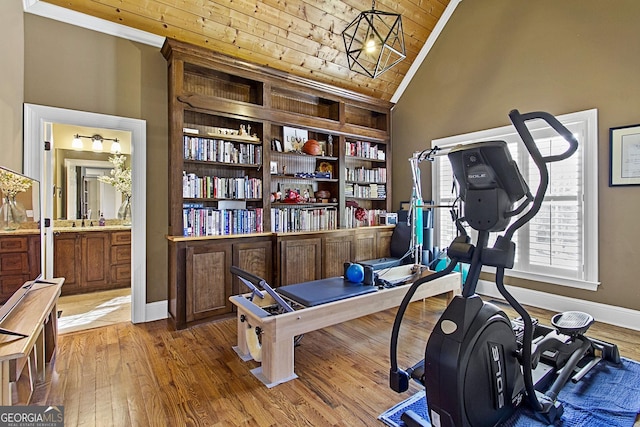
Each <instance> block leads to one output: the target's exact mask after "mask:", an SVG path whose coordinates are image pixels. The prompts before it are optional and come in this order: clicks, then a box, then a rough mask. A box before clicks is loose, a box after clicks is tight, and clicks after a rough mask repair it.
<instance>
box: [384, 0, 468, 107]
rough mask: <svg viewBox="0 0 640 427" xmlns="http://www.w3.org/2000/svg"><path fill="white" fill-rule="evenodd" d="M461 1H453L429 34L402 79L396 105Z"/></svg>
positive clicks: (397, 91) (395, 94)
mask: <svg viewBox="0 0 640 427" xmlns="http://www.w3.org/2000/svg"><path fill="white" fill-rule="evenodd" d="M461 1H462V0H451V2H450V3H449V5H447V8H446V9H445V10H444V13H443V14H442V16H441V17H440V19H438V22H437V23H436V26H435V27H434V28H433V31H432V32H431V34H429V37H427V41H426V42H425V43H424V46H422V49H420V53H418V56H417V57H416V59H415V61H413V64H411V67H409V71H407V74H406V75H405V76H404V78H403V79H402V82H400V86H398V89H396V91H395V93H394V94H393V96H392V97H391V102H393V103H394V104H395V103H396V102H398V100H399V99H400V97H402V94H403V93H404V91H405V89H406V88H407V86H409V83H411V80H412V79H413V76H415V74H416V72H417V71H418V68H420V66H421V65H422V62H423V61H424V60H425V58H426V57H427V54H428V53H429V51H430V50H431V48H432V47H433V45H434V44H435V43H436V40H438V37H439V36H440V33H441V32H442V30H443V29H444V26H445V25H447V22H449V18H451V15H453V11H454V10H456V7H458V4H460V2H461Z"/></svg>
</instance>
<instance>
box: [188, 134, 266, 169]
mask: <svg viewBox="0 0 640 427" xmlns="http://www.w3.org/2000/svg"><path fill="white" fill-rule="evenodd" d="M183 142H184V159H185V160H201V161H209V162H222V163H240V164H246V165H248V164H252V165H261V164H262V147H261V146H260V145H256V144H243V143H241V142H231V141H225V140H222V139H211V138H201V137H197V136H186V135H185V136H184V139H183Z"/></svg>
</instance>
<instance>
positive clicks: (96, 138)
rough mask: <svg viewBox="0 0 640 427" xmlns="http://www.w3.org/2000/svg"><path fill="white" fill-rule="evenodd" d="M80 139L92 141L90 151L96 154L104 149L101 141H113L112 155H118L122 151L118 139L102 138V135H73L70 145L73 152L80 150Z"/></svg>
mask: <svg viewBox="0 0 640 427" xmlns="http://www.w3.org/2000/svg"><path fill="white" fill-rule="evenodd" d="M80 138H87V139H90V140H91V141H92V143H91V149H92V150H93V151H96V152H101V151H102V150H103V149H104V144H103V141H113V143H112V144H111V152H112V153H119V152H120V151H121V150H122V148H121V147H120V141H118V138H104V137H103V136H102V135H99V134H95V135H92V136H85V135H78V134H75V135H74V138H73V142H72V143H71V146H72V147H73V149H74V150H81V149H82V141H81V140H80Z"/></svg>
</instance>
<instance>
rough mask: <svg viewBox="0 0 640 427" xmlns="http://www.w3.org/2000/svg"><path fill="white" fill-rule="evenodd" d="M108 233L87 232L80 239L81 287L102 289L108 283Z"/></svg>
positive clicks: (109, 267) (109, 242)
mask: <svg viewBox="0 0 640 427" xmlns="http://www.w3.org/2000/svg"><path fill="white" fill-rule="evenodd" d="M110 244H111V240H110V236H109V233H101V232H89V233H86V234H84V235H83V236H82V238H81V245H82V246H81V254H82V257H81V261H82V286H83V287H86V288H87V289H90V288H103V289H104V287H105V286H107V284H108V283H109V271H110V269H111V265H110V263H109V248H110Z"/></svg>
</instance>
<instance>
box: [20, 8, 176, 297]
mask: <svg viewBox="0 0 640 427" xmlns="http://www.w3.org/2000/svg"><path fill="white" fill-rule="evenodd" d="M17 3H19V2H17ZM166 88H167V64H166V61H165V60H164V58H163V57H162V55H161V54H160V49H158V48H154V47H150V46H146V45H143V44H140V43H135V42H131V41H127V40H123V39H120V38H117V37H113V36H109V35H106V34H101V33H97V32H95V31H90V30H86V29H83V28H79V27H75V26H72V25H68V24H64V23H60V22H57V21H53V20H50V19H46V18H41V17H39V16H35V15H29V14H25V15H24V101H25V102H28V103H32V104H42V105H48V106H54V107H61V108H68V109H74V110H82V111H91V112H96V113H102V114H110V115H116V116H124V117H131V118H136V119H143V120H146V121H147V223H146V227H147V229H146V232H147V244H146V247H147V302H154V301H160V300H164V299H166V298H167V268H166V265H167V242H166V239H165V234H166V232H167V179H166V171H167V163H168V162H167V134H168V122H167V89H166ZM16 144H18V145H17V149H18V150H19V151H20V153H21V152H22V140H21V138H20V141H19V142H16ZM13 148H14V149H16V147H13Z"/></svg>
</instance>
